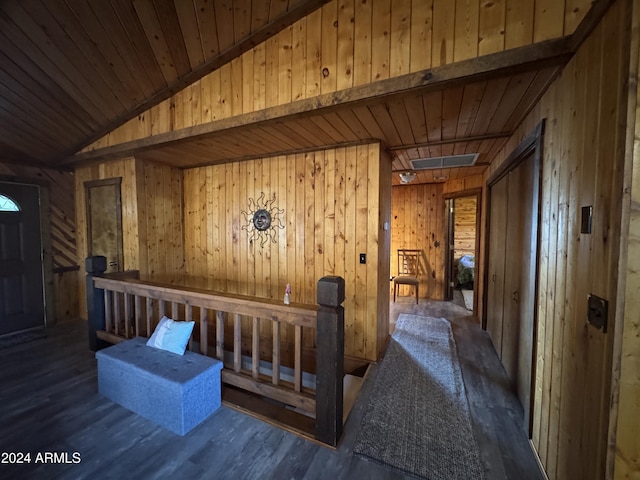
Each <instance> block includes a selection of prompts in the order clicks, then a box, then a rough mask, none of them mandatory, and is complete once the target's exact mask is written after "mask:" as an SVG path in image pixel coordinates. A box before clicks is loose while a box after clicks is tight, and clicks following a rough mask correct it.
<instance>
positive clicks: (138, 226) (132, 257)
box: [75, 157, 184, 318]
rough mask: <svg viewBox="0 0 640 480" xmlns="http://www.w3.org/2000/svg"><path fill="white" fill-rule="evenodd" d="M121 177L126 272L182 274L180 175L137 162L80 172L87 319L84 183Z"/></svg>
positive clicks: (170, 277)
mask: <svg viewBox="0 0 640 480" xmlns="http://www.w3.org/2000/svg"><path fill="white" fill-rule="evenodd" d="M116 177H122V185H121V192H120V194H121V197H122V198H121V200H122V233H123V236H122V243H123V252H124V269H125V270H140V274H141V276H146V275H153V276H154V278H156V279H158V280H161V281H166V282H170V283H171V282H174V281H180V279H181V277H182V274H183V273H184V255H183V224H182V223H183V222H182V171H181V170H178V169H174V168H171V167H168V166H165V165H159V164H154V163H151V162H142V161H140V160H137V159H135V158H132V157H130V158H125V159H121V160H115V161H111V162H107V163H103V164H100V165H94V166H90V167H83V168H79V169H76V172H75V178H76V186H75V188H76V223H77V225H78V229H77V239H78V262H79V264H80V265H82V267H83V268H82V269H81V271H80V282H79V292H80V296H79V298H80V313H81V315H82V316H84V317H85V318H86V312H87V306H86V297H85V285H84V276H85V274H86V272H85V271H84V259H85V258H86V256H87V223H86V221H87V217H86V215H87V213H86V205H85V189H84V182H87V181H90V180H103V179H107V178H116Z"/></svg>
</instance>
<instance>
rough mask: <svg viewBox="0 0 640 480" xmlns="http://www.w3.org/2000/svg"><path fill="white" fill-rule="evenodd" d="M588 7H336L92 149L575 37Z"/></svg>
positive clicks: (432, 3) (537, 2)
mask: <svg viewBox="0 0 640 480" xmlns="http://www.w3.org/2000/svg"><path fill="white" fill-rule="evenodd" d="M591 3H592V2H591V0H571V1H570V0H521V1H520V2H517V3H513V2H508V4H507V2H506V1H505V0H496V1H492V2H485V1H481V0H456V1H454V0H424V1H415V0H413V1H412V0H333V1H331V2H329V3H327V4H326V5H324V6H323V7H322V8H321V9H318V10H316V11H315V12H313V13H311V14H310V15H308V16H307V17H305V18H303V19H301V20H299V21H298V22H296V23H295V24H293V25H292V26H291V27H289V28H286V29H284V30H283V31H282V32H280V33H279V34H277V35H275V36H274V37H272V38H270V39H269V40H267V41H266V42H263V43H261V44H259V45H257V46H256V47H255V48H253V49H252V50H250V51H248V52H246V53H245V54H243V55H242V56H241V57H239V58H236V59H235V60H233V61H231V62H230V63H228V64H226V65H224V66H223V67H221V68H220V69H218V70H216V71H214V72H213V73H211V74H209V75H207V76H205V77H203V78H202V79H201V80H199V81H198V82H196V83H194V84H193V85H191V86H189V87H187V88H185V89H184V90H182V91H180V92H178V93H177V94H176V95H174V96H173V97H171V98H169V99H167V100H165V101H164V102H161V103H160V104H158V105H157V106H155V107H153V108H151V109H149V110H147V111H146V112H144V113H143V114H141V115H139V116H138V117H136V118H134V119H132V120H130V121H129V122H127V123H126V124H125V125H123V126H122V127H120V128H118V129H116V130H114V131H113V132H111V133H109V134H108V135H106V136H105V137H103V138H102V139H100V140H98V141H97V142H95V143H94V144H92V145H90V146H89V147H87V149H88V150H92V149H96V148H101V147H106V146H111V145H116V144H119V143H123V142H126V141H130V140H134V139H140V138H145V137H148V136H151V135H154V134H158V133H165V132H170V131H173V130H180V129H182V128H185V127H190V126H194V125H199V124H203V123H207V122H211V121H215V120H219V119H222V118H228V117H231V116H234V115H238V114H241V113H249V112H255V111H258V110H262V109H264V108H267V107H273V106H276V105H284V104H287V103H290V102H294V101H296V100H301V99H306V98H311V97H314V96H316V95H319V94H324V93H330V92H334V91H339V90H344V89H347V88H350V87H353V86H358V85H363V84H367V83H371V82H375V81H377V80H383V79H387V78H391V77H396V76H399V75H403V74H407V73H410V72H416V71H420V70H425V69H428V68H431V67H436V66H440V65H444V64H450V63H453V62H457V61H461V60H466V59H469V58H474V57H477V56H482V55H487V54H490V53H495V52H500V51H504V50H507V49H511V48H516V47H519V46H523V45H529V44H532V43H535V42H541V41H544V40H548V39H551V38H558V37H561V36H564V35H569V34H571V33H573V31H574V30H575V28H576V26H577V25H578V23H579V22H580V21H581V20H582V18H583V17H584V15H585V14H586V12H587V11H588V9H589V8H590V6H591Z"/></svg>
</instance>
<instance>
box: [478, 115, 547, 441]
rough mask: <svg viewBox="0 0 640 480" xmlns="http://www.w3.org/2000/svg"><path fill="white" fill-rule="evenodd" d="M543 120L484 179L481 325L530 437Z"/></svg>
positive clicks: (535, 332) (535, 328)
mask: <svg viewBox="0 0 640 480" xmlns="http://www.w3.org/2000/svg"><path fill="white" fill-rule="evenodd" d="M543 128H544V124H543V123H541V124H540V125H539V126H538V128H537V129H536V130H535V131H534V132H533V133H532V134H530V135H529V136H528V137H527V138H526V139H525V140H524V141H523V143H522V144H521V145H520V146H519V147H518V148H517V149H516V150H515V151H514V152H513V153H512V154H511V155H510V156H509V158H508V159H507V160H506V161H505V163H504V164H503V166H502V167H501V168H500V169H499V170H498V171H496V173H495V174H494V175H493V176H492V177H491V178H490V179H489V182H488V196H487V211H488V219H487V228H486V231H487V240H486V256H485V258H486V259H487V264H486V268H485V269H484V271H485V276H484V285H485V286H486V288H485V296H484V305H485V309H484V315H483V327H484V328H485V329H486V330H487V331H488V333H489V336H490V338H491V341H492V343H493V345H494V348H495V350H496V352H497V354H498V356H499V357H500V360H501V361H502V364H503V366H504V368H505V370H506V372H507V375H508V377H509V380H510V381H511V384H512V387H513V389H514V390H515V391H516V393H517V396H518V399H519V400H520V402H521V404H522V407H523V410H524V425H525V428H527V431H528V432H529V435H531V428H532V409H533V395H532V390H533V380H534V378H535V371H534V369H535V362H534V358H535V357H534V355H535V341H536V336H537V309H536V305H537V296H538V288H537V278H538V272H537V267H538V256H539V251H538V244H539V240H538V231H539V222H540V182H541V172H540V168H541V167H540V165H541V158H542V139H543V131H544V130H543Z"/></svg>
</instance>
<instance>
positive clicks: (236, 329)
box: [233, 313, 242, 372]
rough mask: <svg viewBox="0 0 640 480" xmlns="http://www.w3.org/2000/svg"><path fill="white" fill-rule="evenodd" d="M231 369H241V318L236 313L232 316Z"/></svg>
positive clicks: (237, 370)
mask: <svg viewBox="0 0 640 480" xmlns="http://www.w3.org/2000/svg"><path fill="white" fill-rule="evenodd" d="M233 370H234V371H236V372H239V371H240V370H242V318H241V317H240V314H238V313H236V314H235V315H234V316H233Z"/></svg>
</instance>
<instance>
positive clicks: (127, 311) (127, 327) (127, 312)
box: [124, 293, 131, 338]
mask: <svg viewBox="0 0 640 480" xmlns="http://www.w3.org/2000/svg"><path fill="white" fill-rule="evenodd" d="M124 336H125V337H127V338H131V295H129V294H128V293H125V294H124Z"/></svg>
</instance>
